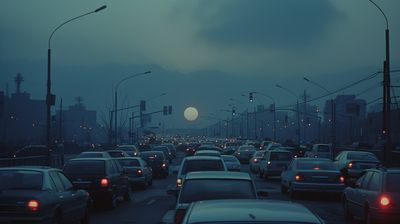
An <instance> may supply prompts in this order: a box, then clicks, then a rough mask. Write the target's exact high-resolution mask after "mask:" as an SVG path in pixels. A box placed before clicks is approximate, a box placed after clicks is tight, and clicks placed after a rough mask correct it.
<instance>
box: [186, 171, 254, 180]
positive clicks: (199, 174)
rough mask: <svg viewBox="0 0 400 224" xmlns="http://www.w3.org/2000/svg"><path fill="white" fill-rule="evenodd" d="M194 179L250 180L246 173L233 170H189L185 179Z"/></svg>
mask: <svg viewBox="0 0 400 224" xmlns="http://www.w3.org/2000/svg"><path fill="white" fill-rule="evenodd" d="M196 179H236V180H251V177H250V175H249V174H248V173H244V172H233V171H195V172H189V173H188V174H187V175H186V177H185V180H196Z"/></svg>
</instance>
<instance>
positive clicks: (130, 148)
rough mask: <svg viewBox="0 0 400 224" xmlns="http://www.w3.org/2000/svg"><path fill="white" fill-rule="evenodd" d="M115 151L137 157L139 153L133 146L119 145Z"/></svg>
mask: <svg viewBox="0 0 400 224" xmlns="http://www.w3.org/2000/svg"><path fill="white" fill-rule="evenodd" d="M115 149H116V150H122V151H125V152H126V153H128V155H129V156H139V155H140V151H139V149H138V148H137V147H136V146H135V145H120V146H118V147H117V148H115Z"/></svg>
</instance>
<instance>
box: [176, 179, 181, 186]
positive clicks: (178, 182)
mask: <svg viewBox="0 0 400 224" xmlns="http://www.w3.org/2000/svg"><path fill="white" fill-rule="evenodd" d="M176 186H178V187H181V186H182V179H181V178H178V179H176Z"/></svg>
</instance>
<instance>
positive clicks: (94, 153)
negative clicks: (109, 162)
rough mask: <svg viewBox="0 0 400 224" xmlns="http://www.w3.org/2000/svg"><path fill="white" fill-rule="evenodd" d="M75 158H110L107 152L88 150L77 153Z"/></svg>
mask: <svg viewBox="0 0 400 224" xmlns="http://www.w3.org/2000/svg"><path fill="white" fill-rule="evenodd" d="M76 158H111V156H110V154H108V152H102V151H88V152H81V153H79V154H78V155H77V156H76Z"/></svg>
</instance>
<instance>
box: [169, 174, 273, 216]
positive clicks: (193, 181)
mask: <svg viewBox="0 0 400 224" xmlns="http://www.w3.org/2000/svg"><path fill="white" fill-rule="evenodd" d="M169 193H170V194H174V192H172V193H171V192H169ZM258 196H266V192H263V191H260V192H256V188H255V185H254V182H253V180H252V179H251V177H250V175H249V174H248V173H243V172H230V171H200V172H191V173H188V174H187V175H186V177H185V179H184V181H183V185H182V188H181V189H180V190H179V193H178V199H177V203H176V207H175V216H174V217H175V218H174V220H175V223H181V222H182V220H183V217H184V215H185V213H186V209H187V208H188V207H189V205H190V203H192V202H196V201H205V200H217V199H257V198H258Z"/></svg>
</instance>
